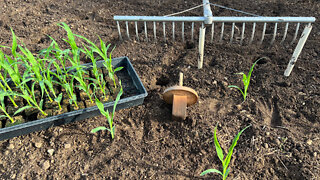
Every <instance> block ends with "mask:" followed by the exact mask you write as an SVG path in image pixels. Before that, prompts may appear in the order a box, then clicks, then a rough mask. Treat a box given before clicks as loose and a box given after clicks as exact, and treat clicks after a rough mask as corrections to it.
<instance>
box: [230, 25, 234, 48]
mask: <svg viewBox="0 0 320 180" xmlns="http://www.w3.org/2000/svg"><path fill="white" fill-rule="evenodd" d="M234 25H235V23H234V22H233V23H232V29H231V37H230V44H231V43H232V40H233V34H234Z"/></svg>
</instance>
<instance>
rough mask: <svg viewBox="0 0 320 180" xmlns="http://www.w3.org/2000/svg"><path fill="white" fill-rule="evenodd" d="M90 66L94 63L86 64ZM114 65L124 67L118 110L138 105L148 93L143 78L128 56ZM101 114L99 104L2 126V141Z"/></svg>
mask: <svg viewBox="0 0 320 180" xmlns="http://www.w3.org/2000/svg"><path fill="white" fill-rule="evenodd" d="M102 62H103V61H99V62H97V66H98V68H101V67H103V64H102ZM84 65H85V66H87V67H90V65H92V63H88V64H84ZM112 65H113V66H114V67H115V68H116V67H123V69H122V70H121V71H119V72H117V73H116V75H117V76H118V78H119V79H120V80H121V84H122V87H123V95H122V97H121V99H120V101H119V102H118V104H117V108H116V110H119V109H125V108H129V107H132V106H137V105H140V104H142V103H143V101H144V98H145V97H146V96H147V95H148V93H147V91H146V89H145V88H144V86H143V84H142V83H141V80H140V79H139V77H138V75H137V73H136V71H135V70H134V69H133V66H132V64H131V63H130V61H129V59H128V57H120V58H114V59H112ZM113 105H114V102H109V103H104V107H105V109H108V110H109V111H112V109H113ZM97 115H100V111H99V109H98V107H97V106H92V107H89V108H85V109H80V110H77V111H72V112H68V113H64V114H60V115H57V116H51V117H48V118H44V119H40V120H34V121H30V122H26V123H23V124H19V125H15V126H12V127H7V128H0V141H1V140H5V139H9V138H13V137H16V136H21V135H25V134H29V133H31V132H36V131H40V130H44V129H48V128H50V127H53V126H60V125H63V124H68V123H71V122H75V121H80V120H83V119H87V118H90V117H94V116H97Z"/></svg>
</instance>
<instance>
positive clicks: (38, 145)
mask: <svg viewBox="0 0 320 180" xmlns="http://www.w3.org/2000/svg"><path fill="white" fill-rule="evenodd" d="M34 146H35V147H37V148H41V147H42V143H41V142H36V143H35V144H34Z"/></svg>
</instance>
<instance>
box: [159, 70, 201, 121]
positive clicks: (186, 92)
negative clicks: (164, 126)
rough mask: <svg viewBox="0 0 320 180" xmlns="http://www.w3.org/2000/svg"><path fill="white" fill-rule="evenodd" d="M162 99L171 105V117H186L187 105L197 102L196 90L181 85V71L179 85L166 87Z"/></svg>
mask: <svg viewBox="0 0 320 180" xmlns="http://www.w3.org/2000/svg"><path fill="white" fill-rule="evenodd" d="M163 99H164V100H165V101H166V102H167V103H168V104H173V105H172V119H182V120H184V119H186V117H187V106H190V105H193V104H195V103H196V102H198V99H199V96H198V94H197V92H196V91H195V90H193V89H191V88H189V87H185V86H183V73H180V78H179V86H173V87H170V88H168V89H166V90H165V91H164V93H163Z"/></svg>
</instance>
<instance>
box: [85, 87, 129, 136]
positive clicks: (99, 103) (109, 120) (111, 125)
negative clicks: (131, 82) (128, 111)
mask: <svg viewBox="0 0 320 180" xmlns="http://www.w3.org/2000/svg"><path fill="white" fill-rule="evenodd" d="M120 85H121V82H120ZM122 93H123V91H122V88H121V89H120V92H119V93H118V95H117V98H116V100H115V101H114V105H113V111H112V113H111V114H110V113H109V111H108V110H107V111H105V110H104V106H103V104H102V103H101V102H100V101H99V99H96V104H97V106H98V108H99V110H100V112H101V114H102V115H104V116H105V117H106V118H107V120H108V123H109V128H107V127H104V126H100V127H97V128H94V129H92V130H91V133H96V132H98V131H103V130H108V131H109V132H110V133H111V138H112V139H114V134H115V126H114V125H113V119H114V113H115V111H116V107H117V103H118V101H119V100H120V97H121V95H122Z"/></svg>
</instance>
